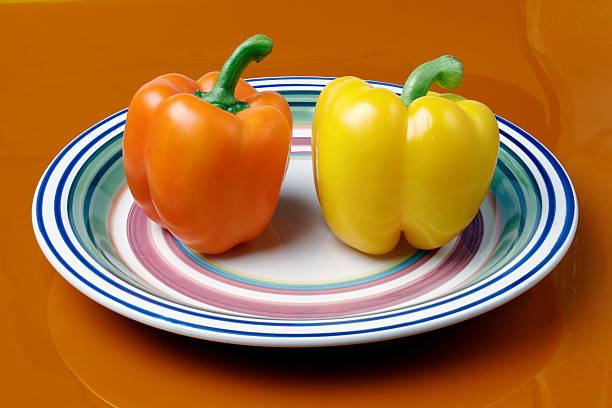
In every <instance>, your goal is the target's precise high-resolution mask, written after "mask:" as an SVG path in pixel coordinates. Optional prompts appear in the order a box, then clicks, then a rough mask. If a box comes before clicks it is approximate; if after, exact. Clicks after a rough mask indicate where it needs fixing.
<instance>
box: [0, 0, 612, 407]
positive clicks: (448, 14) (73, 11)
mask: <svg viewBox="0 0 612 408" xmlns="http://www.w3.org/2000/svg"><path fill="white" fill-rule="evenodd" d="M610 21H612V4H611V2H609V1H574V0H562V1H553V0H550V1H541V0H526V1H525V0H517V1H504V2H501V1H499V2H498V1H491V0H482V1H456V0H455V1H437V2H416V1H414V2H409V1H401V0H394V1H389V0H381V1H375V2H374V1H371V0H370V1H351V2H347V1H325V2H323V1H319V0H316V1H309V2H299V1H293V0H260V1H253V2H244V3H242V2H240V1H217V2H205V1H201V0H200V1H173V2H170V1H167V2H164V3H161V2H152V1H132V2H127V1H74V2H25V3H16V4H11V3H7V2H0V38H1V39H2V41H1V45H0V50H1V51H2V52H1V54H0V56H1V58H2V63H1V64H0V74H1V75H0V80H1V85H0V96H1V97H2V100H1V104H2V105H1V107H2V109H1V110H0V112H1V114H0V163H1V164H0V180H1V183H2V190H3V191H4V195H3V198H2V200H0V206H1V207H0V208H1V209H2V215H3V221H4V231H3V233H2V234H0V251H1V255H0V321H1V322H2V336H0V359H1V361H2V366H3V368H4V369H3V370H2V374H0V375H1V376H2V378H1V379H0V390H1V391H2V392H1V393H0V405H4V406H20V407H23V406H27V407H29V406H32V407H40V406H61V407H71V406H74V407H104V406H108V404H111V405H113V406H118V407H158V406H159V407H168V406H185V407H202V406H206V407H226V406H227V407H241V406H244V407H274V406H282V407H332V406H333V407H337V406H350V407H400V406H402V407H403V406H415V407H438V406H440V407H442V406H444V407H578V406H580V407H608V406H612V389H611V387H612V382H611V379H612V378H611V377H612V373H611V371H610V370H611V368H610V355H611V354H610V351H611V345H612V324H611V323H612V313H611V312H610V309H611V306H612V250H611V249H610V241H609V238H610V231H611V229H612V211H611V210H612V209H611V208H610V207H611V206H610V203H611V200H610V199H611V198H612V104H611V103H610V94H611V91H612V85H611V82H608V81H612V24H610ZM258 32H261V33H265V34H267V35H269V36H270V37H272V38H273V39H274V41H275V50H274V52H273V53H272V55H271V56H270V57H269V58H267V59H266V60H265V62H264V63H261V64H255V65H254V66H251V67H250V68H249V69H248V70H247V72H246V76H249V77H256V76H273V75H321V76H337V75H348V74H351V75H355V76H359V77H362V78H365V79H372V80H380V81H387V82H395V83H403V82H404V80H405V78H406V75H407V74H408V73H409V72H410V70H411V69H412V68H414V67H415V66H416V65H418V64H419V63H421V62H423V61H426V60H428V59H432V58H434V57H437V56H438V55H441V54H444V53H451V54H454V55H457V56H458V57H460V58H461V59H462V61H463V63H464V66H465V70H466V75H465V76H464V84H463V85H462V87H461V89H460V93H462V94H463V95H465V96H468V97H470V98H472V99H478V100H481V101H483V102H485V103H486V104H488V105H489V106H490V107H491V108H492V109H493V110H494V111H495V112H496V113H498V114H499V115H501V116H503V117H505V118H507V119H510V120H511V121H513V122H515V123H517V124H518V125H519V126H521V127H523V128H525V129H526V130H528V131H530V132H531V133H533V134H534V135H535V136H536V137H538V139H539V140H540V141H542V142H543V143H544V144H545V145H546V146H547V147H548V148H550V149H551V150H552V151H553V153H554V154H555V155H556V156H557V157H558V158H559V160H560V161H561V162H562V164H563V165H564V166H565V168H566V169H567V171H568V173H569V174H570V176H571V178H572V180H573V182H574V184H575V187H576V190H577V194H578V199H579V205H580V221H579V227H578V232H577V235H576V238H575V241H574V244H573V245H572V247H571V248H570V250H569V252H568V254H567V255H566V257H565V258H564V260H563V261H562V262H561V264H560V265H559V266H558V267H557V268H556V269H555V270H554V271H553V272H552V273H551V274H550V275H549V277H548V278H546V279H545V280H544V281H543V282H542V283H540V284H539V285H537V286H536V287H535V288H533V289H532V290H530V291H529V292H527V293H526V294H524V295H523V296H521V297H519V298H517V299H515V300H514V301H512V302H510V303H508V304H507V305H505V306H503V307H500V308H498V309H496V310H494V311H493V312H490V313H487V314H486V315H483V316H481V317H478V318H476V319H472V320H470V321H467V322H464V323H461V324H458V325H455V326H452V327H449V328H446V329H442V330H438V331H435V332H432V333H428V334H424V335H419V336H415V337H411V338H405V339H399V340H394V341H389V342H382V343H375V344H369V345H362V346H351V347H343V348H334V349H308V350H276V349H257V348H249V347H240V346H230V345H224V344H214V343H211V342H206V341H198V340H193V339H189V338H184V337H180V336H177V335H173V334H169V333H165V332H162V331H159V330H156V329H152V328H149V327H146V326H144V325H141V324H139V323H136V322H133V321H130V320H128V319H126V318H123V317H120V316H118V315H116V314H114V313H113V312H110V311H108V310H106V309H104V308H103V307H101V306H98V305H97V304H95V303H94V302H93V301H90V300H89V299H87V298H86V297H85V296H83V295H81V294H79V293H78V292H77V291H76V290H75V289H73V288H72V287H71V286H69V285H68V284H67V283H65V282H64V281H63V280H62V279H61V278H59V276H58V275H57V274H56V273H55V271H54V270H53V269H52V267H51V266H50V265H49V264H48V263H47V261H46V260H45V258H44V257H43V255H42V253H41V252H40V250H39V249H38V246H37V245H36V243H35V239H34V235H33V233H32V227H31V222H30V205H31V199H32V195H33V193H34V188H35V184H36V182H37V181H38V178H39V177H40V176H41V174H42V172H43V170H44V168H45V167H46V165H47V164H48V163H49V161H50V160H51V159H52V157H53V156H54V155H55V154H56V153H57V152H58V151H59V149H61V148H62V147H63V146H64V145H65V144H67V143H68V142H69V141H70V140H71V139H72V138H73V137H75V136H76V135H77V134H78V133H80V131H82V130H84V129H85V128H87V127H88V126H90V125H92V124H94V123H95V122H97V121H99V120H100V119H102V118H104V117H106V116H108V115H109V114H112V113H114V112H116V111H118V110H120V109H122V108H124V107H125V106H127V104H128V102H129V99H130V97H131V95H132V94H133V92H134V91H135V90H136V89H137V88H138V86H139V85H140V84H141V83H143V82H145V81H148V80H149V79H151V78H153V77H155V76H156V75H159V74H162V73H166V72H181V73H184V74H187V75H189V76H191V77H193V78H198V77H199V76H200V75H201V74H202V73H204V72H207V71H210V70H213V69H218V68H219V67H220V66H221V64H222V63H223V61H224V59H225V58H226V57H227V55H228V54H229V52H230V51H231V50H232V49H233V47H234V46H235V45H236V44H237V43H239V42H240V41H241V40H243V39H244V38H246V37H247V36H249V35H251V34H254V33H258Z"/></svg>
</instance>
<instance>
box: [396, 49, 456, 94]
mask: <svg viewBox="0 0 612 408" xmlns="http://www.w3.org/2000/svg"><path fill="white" fill-rule="evenodd" d="M462 76H463V65H462V64H461V61H459V60H458V59H457V58H455V57H453V56H452V55H443V56H441V57H438V58H436V59H435V60H433V61H429V62H426V63H424V64H422V65H419V66H418V67H417V68H416V69H415V70H414V71H412V73H411V74H410V76H409V77H408V79H407V80H406V83H405V84H404V89H403V91H402V100H403V101H404V103H405V104H406V106H409V105H410V103H411V102H412V101H414V100H415V99H417V98H420V97H421V96H425V95H427V92H428V91H429V88H430V87H431V86H432V85H433V84H434V83H435V82H437V83H438V84H439V85H440V86H441V87H443V88H446V89H455V88H457V87H458V86H459V85H460V84H461V77H462Z"/></svg>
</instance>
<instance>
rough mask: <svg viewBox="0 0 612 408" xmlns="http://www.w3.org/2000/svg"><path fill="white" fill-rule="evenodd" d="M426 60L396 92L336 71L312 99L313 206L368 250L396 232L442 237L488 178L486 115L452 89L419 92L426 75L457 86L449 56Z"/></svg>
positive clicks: (491, 119) (489, 117)
mask: <svg viewBox="0 0 612 408" xmlns="http://www.w3.org/2000/svg"><path fill="white" fill-rule="evenodd" d="M429 64H430V65H426V64H424V66H421V67H420V68H417V70H415V72H414V73H413V75H411V77H410V78H409V79H408V81H407V86H406V87H405V88H404V93H403V94H402V97H401V98H400V97H398V96H397V95H395V94H394V93H392V92H391V91H389V90H386V89H382V88H374V87H372V86H371V85H370V84H368V83H367V82H365V81H362V80H360V79H358V78H355V77H343V78H338V79H336V80H334V81H332V82H331V83H329V84H328V85H327V86H326V87H325V89H324V90H323V92H322V93H321V96H320V97H319V100H318V102H317V106H316V109H315V117H314V121H313V135H312V148H313V169H314V177H315V182H316V188H317V194H318V198H319V202H320V204H321V208H322V210H323V215H324V217H325V220H326V221H327V223H328V225H329V227H330V228H331V230H332V231H333V232H334V234H335V235H336V236H337V237H338V238H339V239H340V240H342V241H344V242H345V243H346V244H348V245H350V246H351V247H353V248H356V249H358V250H360V251H363V252H365V253H368V254H384V253H387V252H389V251H390V250H392V249H393V248H394V247H395V246H396V245H397V243H398V240H399V239H400V236H401V235H402V233H403V235H404V236H405V238H406V240H407V241H408V242H409V243H410V244H411V245H412V246H414V247H416V248H419V249H433V248H437V247H440V246H442V245H444V244H446V243H448V242H449V241H450V240H452V239H453V238H454V237H455V236H457V235H458V234H459V233H460V232H461V231H462V230H463V229H465V227H467V225H468V224H469V223H470V222H471V221H472V219H473V218H474V216H475V215H476V214H477V212H478V209H479V207H480V205H481V203H482V201H483V199H484V197H485V195H486V193H487V191H488V189H489V186H490V183H491V179H492V177H493V172H494V170H495V166H496V163H497V155H498V147H499V133H498V128H497V121H496V119H495V116H494V114H493V113H492V112H491V110H490V109H489V108H487V107H486V106H485V105H483V104H482V103H479V102H476V101H471V100H466V99H464V98H463V97H461V96H459V95H454V94H437V93H434V92H427V91H428V89H429V87H430V86H431V84H432V83H433V82H439V83H440V84H441V85H442V86H444V87H446V88H451V89H452V88H454V87H456V86H458V85H459V83H460V81H461V74H462V67H461V64H460V62H459V61H458V60H456V59H455V58H454V57H450V56H444V57H441V58H439V59H438V60H434V61H432V62H430V63H429ZM449 64H450V65H449ZM423 67H425V69H423ZM419 69H421V70H420V71H419ZM425 93H427V94H426V95H425Z"/></svg>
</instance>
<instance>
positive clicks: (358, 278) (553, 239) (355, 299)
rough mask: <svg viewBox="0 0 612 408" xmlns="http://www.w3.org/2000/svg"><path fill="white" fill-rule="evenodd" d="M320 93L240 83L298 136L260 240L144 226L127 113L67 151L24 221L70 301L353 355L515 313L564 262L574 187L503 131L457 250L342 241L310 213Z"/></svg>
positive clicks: (317, 82) (205, 333) (231, 336)
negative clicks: (81, 299) (489, 315)
mask: <svg viewBox="0 0 612 408" xmlns="http://www.w3.org/2000/svg"><path fill="white" fill-rule="evenodd" d="M330 80H331V78H319V77H282V78H257V79H252V80H250V82H251V84H253V85H254V86H255V87H256V88H259V89H268V90H275V91H278V92H281V93H282V94H283V95H284V96H285V97H286V98H287V100H288V101H289V104H290V105H291V109H292V111H293V115H294V120H295V123H296V125H295V128H294V134H293V136H294V137H293V145H292V155H291V161H290V165H289V169H288V172H287V176H286V179H285V182H284V185H283V190H282V192H281V198H280V200H279V204H278V208H277V211H276V213H275V216H274V218H273V220H272V223H271V225H270V226H269V227H268V229H267V230H266V231H265V232H264V233H263V234H262V236H261V237H259V238H258V239H256V240H255V241H253V242H250V243H247V244H243V245H241V246H239V247H237V248H235V249H233V250H232V251H230V252H229V253H226V254H223V255H220V256H202V255H200V254H198V253H195V252H193V251H191V250H189V248H186V247H185V246H183V245H181V243H180V242H178V241H177V240H176V239H174V238H173V237H172V236H171V235H170V234H169V233H168V232H166V231H164V230H162V229H160V228H159V227H158V226H156V225H153V224H152V223H151V222H149V221H148V219H147V218H146V217H145V216H144V215H143V214H142V213H141V212H140V211H139V209H138V208H137V207H136V206H135V205H134V201H133V199H132V197H131V195H130V192H129V190H128V189H127V188H126V186H125V179H124V175H123V167H122V159H121V138H122V135H123V133H122V132H123V129H124V124H125V117H126V110H123V111H121V112H118V113H116V114H114V115H112V116H110V117H109V118H107V119H105V120H103V121H102V122H100V123H98V124H97V125H95V126H93V127H92V128H90V129H88V130H87V131H85V132H84V133H83V134H81V135H80V136H78V137H77V138H76V139H74V140H73V141H72V142H71V143H70V144H69V145H68V146H66V147H65V148H64V149H63V150H62V151H61V152H60V153H59V154H58V156H57V157H56V158H55V159H54V160H53V162H52V163H51V164H50V165H49V167H48V169H47V170H46V171H45V173H44V175H43V176H42V178H41V180H40V183H39V185H38V188H37V190H36V193H35V196H34V202H33V208H32V220H33V224H34V230H35V232H36V236H37V239H38V242H39V244H40V246H41V248H42V250H43V252H44V253H45V255H46V256H47V258H48V259H49V261H50V262H51V263H52V264H53V266H54V267H55V268H56V269H57V270H58V271H59V272H60V273H61V274H62V276H63V277H64V278H65V279H67V280H68V281H69V282H70V283H71V284H73V285H74V286H75V287H76V288H77V289H79V290H80V291H81V292H83V293H84V294H86V295H87V296H89V297H91V298H92V299H94V300H95V301H97V302H99V303H101V304H102V305H104V306H106V307H108V308H109V309H112V310H114V311H116V312H118V313H120V314H122V315H125V316H128V317H130V318H132V319H135V320H138V321H140V322H143V323H146V324H149V325H151V326H155V327H159V328H162V329H165V330H169V331H173V332H176V333H180V334H185V335H188V336H193V337H199V338H203V339H209V340H217V341H223V342H231V343H242V344H252V345H266V346H314V345H334V344H348V343H359V342H367V341H375V340H382V339H388V338H393V337H398V336H405V335H410V334H415V333H419V332H423V331H427V330H432V329H435V328H438V327H442V326H446V325H449V324H452V323H455V322H458V321H461V320H464V319H467V318H469V317H472V316H475V315H478V314H480V313H483V312H486V311H488V310H490V309H492V308H494V307H496V306H498V305H500V304H502V303H504V302H506V301H508V300H510V299H512V298H513V297H515V296H517V295H519V294H520V293H522V292H524V291H525V290H526V289H528V288H529V287H531V286H533V285H534V284H535V283H537V282H538V281H539V280H540V279H542V278H543V277H544V276H545V275H546V274H547V273H548V272H549V271H550V270H551V269H552V268H553V267H554V266H555V265H556V264H557V263H558V262H559V260H560V259H561V257H562V256H563V254H564V253H565V251H566V250H567V248H568V246H569V244H570V243H571V241H572V238H573V236H574V231H575V229H576V224H577V215H578V213H577V206H576V197H575V193H574V190H573V187H572V184H571V182H570V180H569V178H568V176H567V174H566V173H565V171H564V170H563V168H562V167H561V165H560V164H559V163H558V162H557V160H556V159H555V158H554V157H553V155H552V154H551V153H550V152H549V151H548V150H546V148H545V147H544V146H542V145H541V144H540V143H539V142H538V141H537V140H535V139H534V138H533V137H532V136H530V135H528V134H527V133H526V132H524V131H523V130H521V129H519V128H518V127H516V126H515V125H513V124H512V123H510V122H508V121H506V120H504V119H502V118H498V121H499V128H500V135H501V149H500V156H499V162H498V166H497V170H496V172H495V176H494V179H493V183H492V186H491V190H490V193H489V194H488V196H487V198H486V200H485V202H484V203H483V205H482V207H481V209H480V213H479V214H478V216H477V217H476V218H475V219H474V221H473V222H472V224H471V225H470V226H469V227H468V228H467V229H466V230H465V231H464V232H463V233H462V234H461V235H460V236H459V237H457V238H456V239H454V240H453V241H452V242H450V243H449V244H448V245H446V246H444V247H443V248H440V249H438V250H434V251H416V250H413V249H411V248H409V247H408V245H406V244H400V245H399V247H398V248H397V249H396V250H395V251H393V252H392V253H391V254H388V255H385V256H368V255H364V254H361V253H359V252H357V251H354V250H352V249H350V248H348V247H346V246H345V245H343V244H341V243H340V242H338V241H337V240H336V239H335V238H334V236H333V235H332V234H331V233H330V231H329V230H328V228H327V227H326V225H325V223H324V221H323V218H322V216H321V212H320V210H319V206H318V204H317V201H316V195H315V192H314V185H313V180H312V169H311V153H310V123H311V120H312V114H313V110H314V106H315V103H316V100H317V97H318V95H319V92H320V91H321V89H322V88H323V87H324V86H325V84H327V83H328V82H329V81H330ZM373 84H374V85H375V86H379V87H384V88H387V89H390V90H391V91H394V92H397V93H399V92H400V90H401V88H400V87H399V86H396V85H391V84H385V83H379V82H373ZM211 199H214V197H211Z"/></svg>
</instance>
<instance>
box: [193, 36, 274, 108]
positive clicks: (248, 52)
mask: <svg viewBox="0 0 612 408" xmlns="http://www.w3.org/2000/svg"><path fill="white" fill-rule="evenodd" d="M271 51H272V40H271V39H270V38H269V37H267V36H265V35H263V34H257V35H254V36H252V37H250V38H247V39H246V40H245V41H243V42H242V44H240V45H239V46H238V47H237V48H236V49H235V50H234V52H233V53H232V55H230V57H229V58H228V59H227V61H225V64H223V68H221V71H220V72H219V76H218V77H217V82H215V86H214V87H213V88H212V89H211V90H210V92H202V91H196V92H195V95H196V96H197V97H199V98H201V99H202V100H204V101H206V102H208V103H210V104H213V105H215V106H218V107H219V108H221V109H225V110H226V111H228V112H231V113H237V112H240V111H241V110H243V109H246V108H248V107H249V105H248V104H246V103H244V102H240V101H238V100H237V99H236V97H235V96H234V91H235V89H236V84H238V80H239V79H240V75H242V72H243V71H244V70H245V68H246V67H247V66H248V65H249V64H250V63H251V62H253V61H256V62H259V61H261V60H262V59H263V58H264V57H265V56H267V55H268V54H270V52H271Z"/></svg>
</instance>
